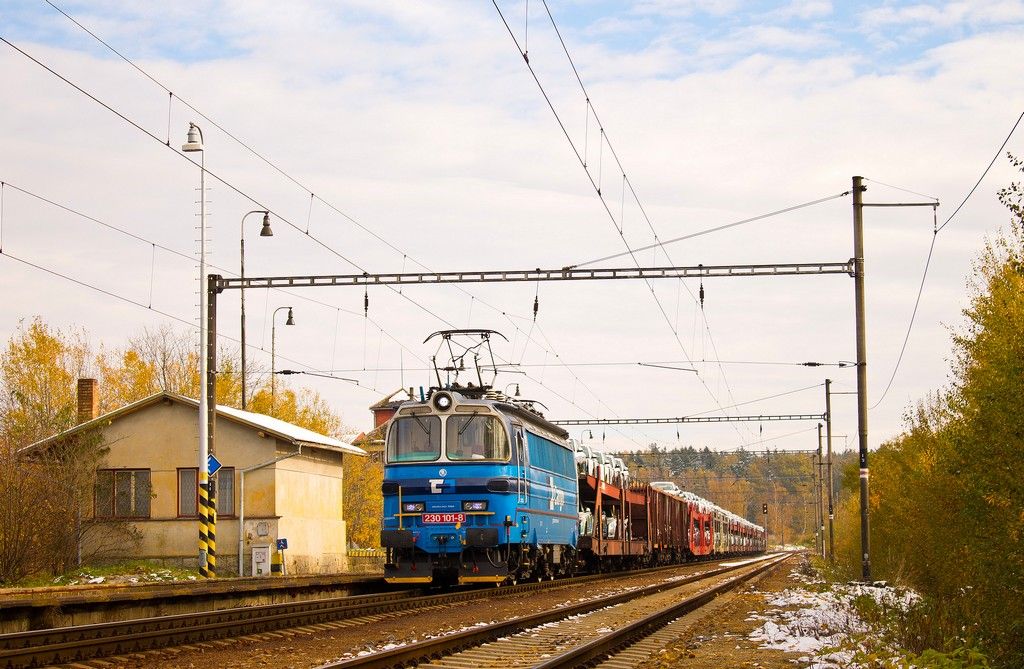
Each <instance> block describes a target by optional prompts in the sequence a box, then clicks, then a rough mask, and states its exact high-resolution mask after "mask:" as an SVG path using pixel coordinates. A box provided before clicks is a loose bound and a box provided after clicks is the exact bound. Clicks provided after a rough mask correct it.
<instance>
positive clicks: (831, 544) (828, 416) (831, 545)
mask: <svg viewBox="0 0 1024 669" xmlns="http://www.w3.org/2000/svg"><path fill="white" fill-rule="evenodd" d="M825 442H826V446H827V447H828V456H827V457H826V461H825V466H826V471H827V472H828V559H829V560H831V561H835V559H836V535H835V528H834V526H833V520H834V519H835V510H834V509H833V508H832V504H833V502H832V500H833V494H832V379H825Z"/></svg>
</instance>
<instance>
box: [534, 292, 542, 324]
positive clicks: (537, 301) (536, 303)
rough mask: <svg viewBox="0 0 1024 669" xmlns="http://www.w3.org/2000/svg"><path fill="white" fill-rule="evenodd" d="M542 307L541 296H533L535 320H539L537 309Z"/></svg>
mask: <svg viewBox="0 0 1024 669" xmlns="http://www.w3.org/2000/svg"><path fill="white" fill-rule="evenodd" d="M539 308H540V296H539V295H534V297H533V322H534V323H536V322H537V310H538V309H539Z"/></svg>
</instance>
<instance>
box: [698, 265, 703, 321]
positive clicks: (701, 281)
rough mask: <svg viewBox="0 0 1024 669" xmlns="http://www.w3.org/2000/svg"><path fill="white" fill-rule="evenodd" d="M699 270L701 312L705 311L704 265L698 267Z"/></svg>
mask: <svg viewBox="0 0 1024 669" xmlns="http://www.w3.org/2000/svg"><path fill="white" fill-rule="evenodd" d="M697 269H699V270H700V275H701V279H700V310H701V311H704V263H701V264H699V265H697Z"/></svg>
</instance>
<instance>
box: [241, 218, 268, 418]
mask: <svg viewBox="0 0 1024 669" xmlns="http://www.w3.org/2000/svg"><path fill="white" fill-rule="evenodd" d="M250 214H263V228H262V229H261V230H260V237H273V236H274V231H273V230H271V229H270V212H269V211H266V210H264V209H256V210H255V211H250V212H249V213H248V214H246V215H245V216H243V217H242V223H241V226H240V231H239V233H238V244H239V252H240V253H239V258H240V259H241V268H240V269H241V271H240V276H241V278H243V279H244V278H245V219H246V218H247V217H248V216H249V215H250ZM241 293H242V410H243V411H244V410H245V285H244V284H243V285H242V289H241Z"/></svg>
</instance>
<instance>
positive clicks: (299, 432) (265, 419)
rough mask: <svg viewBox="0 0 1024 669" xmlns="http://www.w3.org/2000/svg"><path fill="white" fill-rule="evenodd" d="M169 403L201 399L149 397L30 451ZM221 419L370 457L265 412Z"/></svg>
mask: <svg viewBox="0 0 1024 669" xmlns="http://www.w3.org/2000/svg"><path fill="white" fill-rule="evenodd" d="M165 400H166V401H171V402H177V403H179V404H186V405H188V406H191V407H195V408H196V409H197V410H198V409H199V402H198V401H197V400H194V399H192V398H191V397H184V396H182V395H176V394H174V393H168V392H159V393H155V394H153V395H150V396H149V397H146V398H143V399H141V400H138V401H137V402H133V403H131V404H128V405H125V406H123V407H121V408H120V409H116V410H114V411H111V412H110V413H106V414H103V415H102V416H99V417H98V418H94V419H92V420H90V421H87V422H85V423H81V424H79V425H76V426H75V427H73V428H71V429H69V430H65V431H64V432H61V433H60V434H55V435H53V436H52V437H48V438H46V439H43V440H42V441H39V442H36V443H35V444H32V445H31V446H28V447H27V448H36V447H38V446H42V445H44V444H47V443H49V442H52V441H55V440H57V439H62V438H64V437H68V436H71V435H73V434H76V433H78V432H82V431H85V430H88V429H90V428H95V427H101V426H104V425H109V424H110V423H112V422H113V421H115V420H117V419H118V418H121V417H122V416H126V415H128V414H131V413H134V412H136V411H139V410H141V409H145V408H146V407H149V406H152V405H154V404H157V403H159V402H163V401H165ZM217 417H218V418H225V419H227V420H231V421H234V422H236V423H240V424H242V425H245V426H247V427H251V428H253V429H255V430H260V431H262V432H266V433H268V434H271V435H273V436H275V437H277V438H278V439H283V440H284V441H288V442H291V443H292V444H294V445H296V446H298V445H302V446H309V447H311V448H322V449H325V450H329V451H338V452H342V453H349V454H351V455H366V454H367V453H366V451H364V450H363V449H361V448H359V447H358V446H353V445H352V444H349V443H346V442H344V441H341V440H340V439H335V438H333V437H328V436H326V435H323V434H320V433H319V432H313V431H312V430H307V429H306V428H304V427H299V426H298V425H293V424H292V423H289V422H287V421H283V420H281V419H279V418H273V417H272V416H267V415H265V414H261V413H255V412H252V411H242V410H241V409H235V408H234V407H229V406H224V405H221V404H218V405H217Z"/></svg>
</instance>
